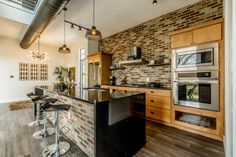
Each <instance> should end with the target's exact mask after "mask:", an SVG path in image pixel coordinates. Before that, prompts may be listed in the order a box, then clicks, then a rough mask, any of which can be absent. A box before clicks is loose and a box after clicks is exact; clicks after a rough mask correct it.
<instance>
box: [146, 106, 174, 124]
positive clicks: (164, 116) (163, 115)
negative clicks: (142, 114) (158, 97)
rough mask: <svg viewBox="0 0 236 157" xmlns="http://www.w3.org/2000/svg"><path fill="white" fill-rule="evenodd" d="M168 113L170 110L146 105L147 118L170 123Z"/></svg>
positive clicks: (169, 113)
mask: <svg viewBox="0 0 236 157" xmlns="http://www.w3.org/2000/svg"><path fill="white" fill-rule="evenodd" d="M170 115H171V112H170V111H168V110H165V109H160V108H156V107H146V117H147V118H151V119H155V120H159V121H163V122H167V123H170V122H171V118H170Z"/></svg>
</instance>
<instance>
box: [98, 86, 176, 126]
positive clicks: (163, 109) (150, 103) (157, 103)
mask: <svg viewBox="0 0 236 157" xmlns="http://www.w3.org/2000/svg"><path fill="white" fill-rule="evenodd" d="M101 87H102V88H106V89H117V90H122V91H133V92H145V93H146V118H147V119H148V120H151V121H155V122H159V123H164V124H167V123H168V124H170V123H171V120H172V117H171V115H172V114H171V109H172V105H171V90H161V89H149V88H134V87H122V86H109V85H102V86H101Z"/></svg>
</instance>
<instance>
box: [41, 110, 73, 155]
mask: <svg viewBox="0 0 236 157" xmlns="http://www.w3.org/2000/svg"><path fill="white" fill-rule="evenodd" d="M55 117H56V121H55V144H52V145H50V146H48V147H47V148H46V149H45V150H44V151H43V157H52V156H53V157H59V156H60V155H64V154H65V153H66V152H68V151H69V149H70V144H69V143H68V142H59V113H58V112H55Z"/></svg>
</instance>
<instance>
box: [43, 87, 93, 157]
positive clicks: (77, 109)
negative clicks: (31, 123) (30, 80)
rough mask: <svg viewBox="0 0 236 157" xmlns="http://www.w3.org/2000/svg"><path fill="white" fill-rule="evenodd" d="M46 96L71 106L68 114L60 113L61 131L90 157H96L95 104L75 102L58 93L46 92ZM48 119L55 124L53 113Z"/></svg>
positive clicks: (49, 114)
mask: <svg viewBox="0 0 236 157" xmlns="http://www.w3.org/2000/svg"><path fill="white" fill-rule="evenodd" d="M45 94H46V95H48V96H49V97H52V98H57V99H58V100H59V101H58V102H57V103H59V104H60V103H65V104H70V105H71V108H70V110H69V111H68V112H65V111H63V112H60V114H59V121H60V123H59V129H60V131H61V132H62V133H63V134H64V135H66V136H67V137H68V138H69V139H71V140H72V141H73V142H74V143H75V144H77V145H78V146H79V148H80V149H81V150H83V151H84V152H85V153H86V154H87V155H88V156H89V157H94V156H95V139H94V137H95V135H94V133H95V128H94V126H95V124H94V104H90V103H86V102H83V101H79V100H75V99H72V98H68V97H66V96H62V95H59V94H57V93H56V92H52V91H46V92H45ZM47 116H48V119H49V120H50V121H51V122H53V123H54V121H55V116H54V113H53V112H49V113H48V114H47Z"/></svg>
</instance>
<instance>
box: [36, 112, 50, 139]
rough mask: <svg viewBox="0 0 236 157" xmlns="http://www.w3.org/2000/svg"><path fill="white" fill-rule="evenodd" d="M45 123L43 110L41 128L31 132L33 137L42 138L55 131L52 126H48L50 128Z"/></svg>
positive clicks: (45, 115) (45, 117)
mask: <svg viewBox="0 0 236 157" xmlns="http://www.w3.org/2000/svg"><path fill="white" fill-rule="evenodd" d="M46 123H47V113H46V112H44V125H43V129H42V130H39V131H37V132H35V133H34V134H33V137H34V138H35V139H42V138H45V137H48V136H51V135H53V134H54V133H55V130H54V128H52V127H50V128H46Z"/></svg>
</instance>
